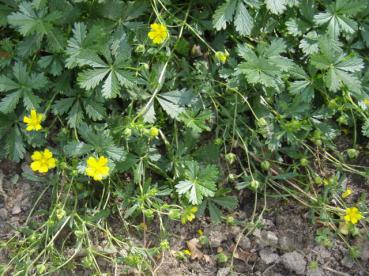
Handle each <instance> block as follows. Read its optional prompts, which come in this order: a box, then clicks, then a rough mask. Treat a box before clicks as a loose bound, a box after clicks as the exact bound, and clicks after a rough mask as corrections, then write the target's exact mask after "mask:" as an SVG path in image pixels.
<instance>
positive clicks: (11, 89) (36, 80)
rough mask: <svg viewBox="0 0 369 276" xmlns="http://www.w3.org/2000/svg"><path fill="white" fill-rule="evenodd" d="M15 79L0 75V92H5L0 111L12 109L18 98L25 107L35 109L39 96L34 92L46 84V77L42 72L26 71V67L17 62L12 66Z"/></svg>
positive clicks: (37, 105) (4, 111)
mask: <svg viewBox="0 0 369 276" xmlns="http://www.w3.org/2000/svg"><path fill="white" fill-rule="evenodd" d="M13 75H14V77H15V80H13V79H11V78H8V77H6V76H1V77H0V93H1V92H2V93H7V95H6V96H5V97H3V98H2V100H1V102H0V112H3V113H10V112H12V111H14V109H15V108H16V106H17V105H18V103H19V101H20V99H21V98H22V99H23V103H24V106H25V107H26V109H28V110H30V109H37V108H38V107H39V105H40V102H41V98H40V97H38V96H37V95H35V94H34V91H35V90H40V89H42V88H43V87H45V86H46V84H47V78H46V77H45V76H44V75H43V74H37V73H32V74H29V73H28V72H27V67H26V66H25V65H24V64H22V63H20V62H18V63H16V64H15V65H14V66H13Z"/></svg>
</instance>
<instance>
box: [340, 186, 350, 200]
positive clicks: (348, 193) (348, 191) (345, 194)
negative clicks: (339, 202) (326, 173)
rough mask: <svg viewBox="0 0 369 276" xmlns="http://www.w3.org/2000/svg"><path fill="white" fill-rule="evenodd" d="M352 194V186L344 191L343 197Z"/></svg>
mask: <svg viewBox="0 0 369 276" xmlns="http://www.w3.org/2000/svg"><path fill="white" fill-rule="evenodd" d="M351 194H352V190H351V189H350V188H347V189H346V191H344V192H343V193H342V195H341V196H342V198H346V197H349V196H350V195H351Z"/></svg>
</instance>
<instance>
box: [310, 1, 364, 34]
mask: <svg viewBox="0 0 369 276" xmlns="http://www.w3.org/2000/svg"><path fill="white" fill-rule="evenodd" d="M367 8H368V1H366V0H354V1H351V0H337V1H335V2H333V3H332V4H329V5H328V6H327V10H326V11H325V12H321V13H318V14H316V15H315V16H314V21H315V23H316V24H317V25H319V26H321V25H326V24H327V25H328V32H329V33H330V34H331V35H333V36H334V37H338V35H339V34H340V33H341V32H342V31H343V32H346V33H348V34H353V33H355V32H356V31H357V29H358V25H357V23H356V21H355V20H353V19H352V17H353V16H355V15H356V14H357V13H359V12H361V11H363V10H366V9H367Z"/></svg>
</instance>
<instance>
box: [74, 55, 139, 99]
mask: <svg viewBox="0 0 369 276" xmlns="http://www.w3.org/2000/svg"><path fill="white" fill-rule="evenodd" d="M104 56H105V58H106V60H108V61H111V63H106V62H104V61H103V60H102V59H101V58H100V57H99V56H98V55H96V54H93V53H84V55H83V56H82V57H81V56H80V57H79V63H80V64H84V65H89V66H92V67H93V69H86V70H85V71H82V72H81V73H79V74H78V79H77V80H78V83H79V85H80V87H82V88H84V89H86V90H91V89H93V88H95V87H97V86H98V85H99V84H100V83H101V81H103V86H102V95H103V97H104V98H107V99H109V98H115V97H116V96H118V95H119V92H120V89H121V87H122V86H124V87H129V86H131V85H132V83H133V81H134V78H133V77H132V76H131V74H130V73H129V72H128V71H125V70H124V62H123V61H122V60H115V61H114V62H113V61H112V59H111V56H110V53H105V55H104Z"/></svg>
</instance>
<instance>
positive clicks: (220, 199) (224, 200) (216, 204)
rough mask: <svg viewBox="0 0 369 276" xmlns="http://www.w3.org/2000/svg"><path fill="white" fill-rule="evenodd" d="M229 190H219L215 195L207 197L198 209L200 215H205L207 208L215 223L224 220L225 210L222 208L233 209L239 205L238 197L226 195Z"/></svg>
mask: <svg viewBox="0 0 369 276" xmlns="http://www.w3.org/2000/svg"><path fill="white" fill-rule="evenodd" d="M227 192H228V191H225V190H222V189H221V190H219V191H217V192H216V194H215V196H214V197H208V198H205V199H204V201H203V202H202V204H201V205H200V207H199V210H198V211H197V215H198V216H203V215H204V213H205V211H206V209H208V210H209V214H210V218H211V221H212V222H213V223H220V222H221V221H222V215H223V212H222V210H221V209H220V208H225V209H228V210H233V209H235V208H236V207H237V205H238V200H237V197H235V196H227V195H224V194H226V193H227Z"/></svg>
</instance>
